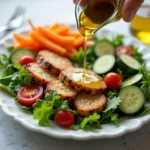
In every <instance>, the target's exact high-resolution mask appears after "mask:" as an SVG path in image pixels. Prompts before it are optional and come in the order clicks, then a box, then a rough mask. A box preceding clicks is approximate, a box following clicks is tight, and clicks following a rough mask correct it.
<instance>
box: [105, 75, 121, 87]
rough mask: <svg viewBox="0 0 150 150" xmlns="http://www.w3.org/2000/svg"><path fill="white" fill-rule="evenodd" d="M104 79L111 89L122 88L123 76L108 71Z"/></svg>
mask: <svg viewBox="0 0 150 150" xmlns="http://www.w3.org/2000/svg"><path fill="white" fill-rule="evenodd" d="M104 81H105V83H106V85H107V87H108V88H110V89H119V88H121V85H122V78H121V76H120V75H119V74H117V73H114V72H111V73H108V74H107V75H106V76H105V78H104Z"/></svg>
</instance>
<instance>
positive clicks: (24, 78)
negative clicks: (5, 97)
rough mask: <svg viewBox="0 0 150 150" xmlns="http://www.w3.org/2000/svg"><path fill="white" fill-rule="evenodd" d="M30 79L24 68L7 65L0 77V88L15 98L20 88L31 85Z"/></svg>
mask: <svg viewBox="0 0 150 150" xmlns="http://www.w3.org/2000/svg"><path fill="white" fill-rule="evenodd" d="M31 78H32V75H31V74H29V73H27V71H26V69H25V66H23V67H22V66H20V65H13V64H8V65H7V67H6V69H5V70H4V71H3V72H2V75H1V77H0V87H1V88H2V89H3V90H5V91H7V92H9V93H10V94H11V95H13V96H15V95H16V93H17V91H18V90H19V88H20V87H22V86H24V85H30V84H31V81H32V80H31Z"/></svg>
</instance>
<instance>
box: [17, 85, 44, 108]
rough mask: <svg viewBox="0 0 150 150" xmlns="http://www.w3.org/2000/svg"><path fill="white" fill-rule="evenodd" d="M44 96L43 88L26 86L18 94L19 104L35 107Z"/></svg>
mask: <svg viewBox="0 0 150 150" xmlns="http://www.w3.org/2000/svg"><path fill="white" fill-rule="evenodd" d="M42 95H43V87H42V86H39V85H29V86H24V87H22V88H20V89H19V91H18V92H17V98H18V101H19V103H21V104H22V105H25V106H30V105H33V104H34V103H35V102H36V100H38V99H40V98H41V97H42Z"/></svg>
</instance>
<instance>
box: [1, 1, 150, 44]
mask: <svg viewBox="0 0 150 150" xmlns="http://www.w3.org/2000/svg"><path fill="white" fill-rule="evenodd" d="M147 4H149V6H150V0H145V2H144V5H147ZM17 6H22V7H25V8H26V12H25V20H24V23H23V25H22V26H21V28H19V30H22V29H24V28H25V27H29V26H28V24H27V21H26V20H27V19H28V18H30V19H31V20H32V22H33V23H34V24H35V25H46V24H52V23H54V22H62V23H66V24H76V21H75V15H74V4H73V0H0V26H1V25H4V24H6V23H7V21H8V19H9V17H10V16H11V15H12V13H13V12H14V10H15V8H16V7H17ZM148 9H149V10H150V7H149V8H148ZM143 13H144V14H145V11H144V12H143V11H142V13H141V12H140V14H141V15H143ZM138 15H139V13H138ZM149 15H150V14H149ZM144 17H145V16H144ZM142 21H143V20H142ZM140 22H141V21H140ZM148 23H149V24H150V16H149V22H148ZM136 25H137V22H136ZM132 27H135V23H134V26H132ZM105 28H107V29H111V30H113V31H114V30H115V31H117V32H121V33H124V34H130V33H131V32H130V27H129V24H128V23H125V22H124V21H122V20H121V21H119V22H117V23H113V24H110V25H107V26H106V27H105ZM140 28H142V27H141V26H140ZM19 30H18V31H19ZM132 33H133V32H132ZM149 36H150V31H149ZM144 38H145V36H144ZM146 38H150V37H146ZM148 40H149V41H148V43H150V39H148ZM146 41H147V40H146Z"/></svg>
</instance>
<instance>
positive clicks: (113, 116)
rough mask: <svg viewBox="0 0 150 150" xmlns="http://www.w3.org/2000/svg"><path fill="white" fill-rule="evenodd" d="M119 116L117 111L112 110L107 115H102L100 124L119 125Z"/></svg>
mask: <svg viewBox="0 0 150 150" xmlns="http://www.w3.org/2000/svg"><path fill="white" fill-rule="evenodd" d="M119 121H120V120H119V114H118V113H115V110H113V109H111V110H109V111H107V112H105V113H102V115H101V119H100V123H101V124H105V123H111V122H112V123H114V124H116V125H117V124H118V123H119Z"/></svg>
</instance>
